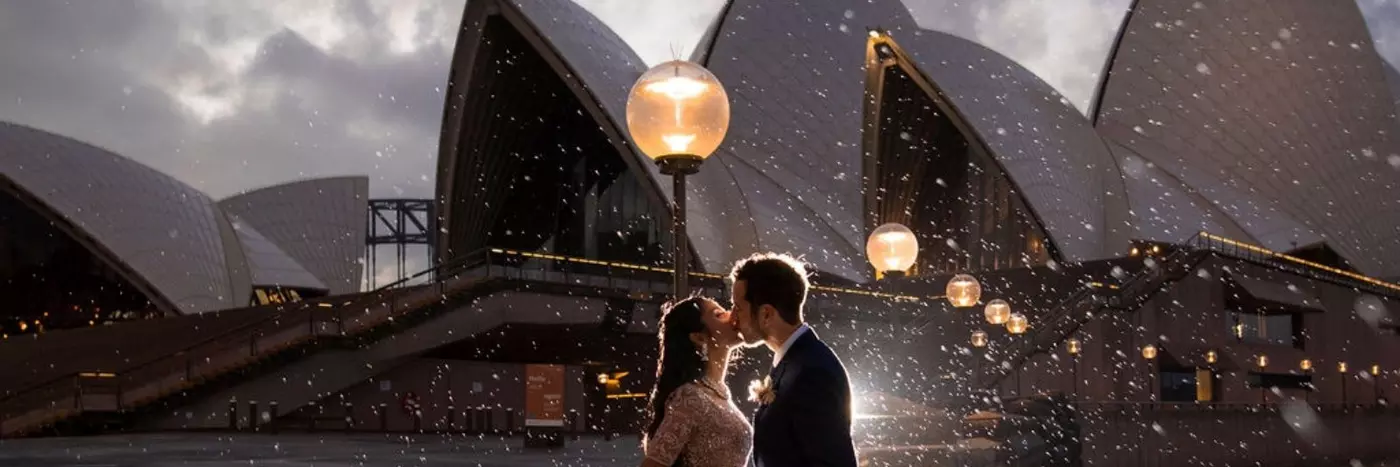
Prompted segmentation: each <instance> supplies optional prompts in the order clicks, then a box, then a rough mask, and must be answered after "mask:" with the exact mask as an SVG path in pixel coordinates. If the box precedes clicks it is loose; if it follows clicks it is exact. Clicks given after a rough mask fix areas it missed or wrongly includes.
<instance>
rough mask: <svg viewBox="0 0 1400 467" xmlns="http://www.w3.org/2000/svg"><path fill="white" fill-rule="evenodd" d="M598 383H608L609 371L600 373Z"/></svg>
mask: <svg viewBox="0 0 1400 467" xmlns="http://www.w3.org/2000/svg"><path fill="white" fill-rule="evenodd" d="M598 384H608V374H607V373H598Z"/></svg>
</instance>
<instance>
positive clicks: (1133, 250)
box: [1128, 247, 1139, 256]
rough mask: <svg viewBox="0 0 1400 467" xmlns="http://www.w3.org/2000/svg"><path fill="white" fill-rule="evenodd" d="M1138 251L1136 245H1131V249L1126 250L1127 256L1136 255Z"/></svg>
mask: <svg viewBox="0 0 1400 467" xmlns="http://www.w3.org/2000/svg"><path fill="white" fill-rule="evenodd" d="M1138 253H1139V252H1138V249H1137V247H1133V249H1131V250H1128V256H1137V255H1138Z"/></svg>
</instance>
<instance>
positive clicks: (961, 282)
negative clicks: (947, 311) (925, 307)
mask: <svg viewBox="0 0 1400 467" xmlns="http://www.w3.org/2000/svg"><path fill="white" fill-rule="evenodd" d="M944 291H945V292H946V293H945V295H947V296H948V303H951V304H952V305H953V306H954V307H957V308H967V307H970V306H975V305H977V301H978V300H980V299H981V298H982V284H979V283H977V278H975V277H972V276H969V275H967V274H958V275H956V276H953V278H952V279H950V280H949V281H948V287H947V288H946V289H945V290H944Z"/></svg>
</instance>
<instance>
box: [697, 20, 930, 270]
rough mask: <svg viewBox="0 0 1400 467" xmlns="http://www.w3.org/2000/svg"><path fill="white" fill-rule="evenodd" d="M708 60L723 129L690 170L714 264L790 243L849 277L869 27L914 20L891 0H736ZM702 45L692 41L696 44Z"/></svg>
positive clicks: (854, 259) (707, 253) (860, 235)
mask: <svg viewBox="0 0 1400 467" xmlns="http://www.w3.org/2000/svg"><path fill="white" fill-rule="evenodd" d="M724 15H725V17H724V18H721V19H719V20H717V22H716V24H717V25H718V27H717V28H713V36H712V37H708V38H705V39H703V40H702V43H703V44H706V45H708V46H709V51H708V55H707V56H705V58H706V61H705V65H706V67H708V68H709V69H710V71H712V72H714V73H715V75H716V76H717V77H719V79H720V81H721V82H723V83H724V84H725V86H726V88H727V91H728V93H729V99H730V110H731V112H732V116H731V117H730V128H729V133H728V135H727V136H726V137H725V143H724V145H723V146H722V147H721V148H720V150H719V151H718V152H717V153H716V154H715V155H714V156H712V157H711V158H710V160H709V161H707V162H706V163H705V166H704V167H702V168H701V170H700V173H699V174H697V175H695V176H694V177H693V180H695V189H694V190H692V192H691V200H690V201H691V202H690V204H689V206H687V208H688V209H687V212H688V214H689V216H690V218H689V222H690V233H691V238H692V239H695V241H696V249H697V251H698V252H699V253H700V256H701V258H702V259H703V260H704V262H705V265H706V268H707V269H710V270H720V271H723V270H727V269H728V265H729V264H730V263H731V262H732V261H734V260H735V259H738V258H740V257H743V256H747V255H748V254H749V253H751V252H753V251H757V250H772V251H779V252H788V253H792V254H795V255H799V256H801V257H803V258H804V259H805V260H806V261H808V262H810V263H812V264H813V265H814V266H816V267H817V268H818V269H820V270H822V271H824V272H826V273H830V274H834V275H837V276H841V277H844V278H847V279H851V280H857V281H863V280H868V279H869V275H870V273H869V271H867V269H868V268H866V267H865V260H864V244H865V238H864V236H865V232H864V215H863V211H862V210H863V197H862V195H861V193H862V192H861V186H862V184H863V181H862V178H861V136H860V131H861V130H860V129H861V126H862V121H863V119H864V114H863V99H864V94H865V47H866V31H867V30H868V29H871V28H883V29H886V30H889V31H892V32H895V33H899V32H900V31H907V30H913V29H915V25H914V20H913V18H912V17H911V16H910V15H909V12H908V10H907V9H905V8H904V5H903V4H901V3H900V2H898V1H896V0H882V1H871V2H801V1H794V0H783V1H772V0H768V1H757V0H734V1H732V2H730V4H729V6H728V7H727V8H725V9H724ZM697 52H699V51H697Z"/></svg>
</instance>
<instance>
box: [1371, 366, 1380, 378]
mask: <svg viewBox="0 0 1400 467" xmlns="http://www.w3.org/2000/svg"><path fill="white" fill-rule="evenodd" d="M1380 375H1381V366H1380V365H1375V364H1373V365H1371V376H1380Z"/></svg>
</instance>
